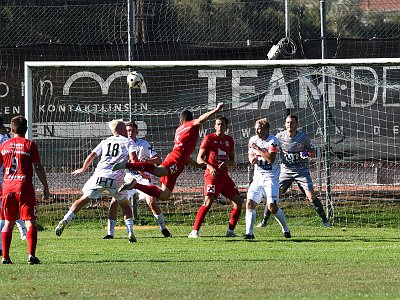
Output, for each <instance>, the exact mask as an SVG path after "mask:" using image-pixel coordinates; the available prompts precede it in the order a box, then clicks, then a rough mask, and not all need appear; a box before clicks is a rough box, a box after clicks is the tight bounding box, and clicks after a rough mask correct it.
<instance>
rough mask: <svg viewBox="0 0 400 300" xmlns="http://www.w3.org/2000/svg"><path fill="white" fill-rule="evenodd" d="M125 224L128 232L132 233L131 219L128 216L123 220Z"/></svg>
mask: <svg viewBox="0 0 400 300" xmlns="http://www.w3.org/2000/svg"><path fill="white" fill-rule="evenodd" d="M125 226H126V230H127V232H128V234H130V233H133V219H132V218H129V219H126V220H125Z"/></svg>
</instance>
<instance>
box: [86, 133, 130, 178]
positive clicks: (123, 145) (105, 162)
mask: <svg viewBox="0 0 400 300" xmlns="http://www.w3.org/2000/svg"><path fill="white" fill-rule="evenodd" d="M135 151H136V144H135V142H134V141H133V140H132V139H129V138H127V137H124V136H121V135H119V136H110V137H108V138H106V139H105V140H102V141H101V142H100V143H99V144H98V145H97V146H96V148H94V149H93V151H92V152H94V153H96V155H97V156H99V157H100V161H99V163H98V164H97V166H96V169H95V171H94V174H96V176H101V177H106V178H113V179H117V178H123V177H124V175H125V170H118V171H114V172H113V171H112V167H113V165H114V164H115V163H117V162H120V161H122V160H125V161H128V159H129V154H130V153H132V152H135Z"/></svg>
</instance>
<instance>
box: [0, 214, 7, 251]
mask: <svg viewBox="0 0 400 300" xmlns="http://www.w3.org/2000/svg"><path fill="white" fill-rule="evenodd" d="M5 222H6V221H5V220H0V249H3V248H2V246H1V245H2V239H1V231H2V230H3V227H4V223H5Z"/></svg>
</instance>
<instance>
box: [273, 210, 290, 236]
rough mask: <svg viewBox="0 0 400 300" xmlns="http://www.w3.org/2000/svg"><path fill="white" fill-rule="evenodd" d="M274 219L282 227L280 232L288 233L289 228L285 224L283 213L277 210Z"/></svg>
mask: <svg viewBox="0 0 400 300" xmlns="http://www.w3.org/2000/svg"><path fill="white" fill-rule="evenodd" d="M275 219H276V220H277V221H278V223H279V225H281V227H282V232H288V231H290V230H289V227H288V226H287V224H286V218H285V214H284V213H283V210H282V209H280V208H278V211H277V212H276V214H275Z"/></svg>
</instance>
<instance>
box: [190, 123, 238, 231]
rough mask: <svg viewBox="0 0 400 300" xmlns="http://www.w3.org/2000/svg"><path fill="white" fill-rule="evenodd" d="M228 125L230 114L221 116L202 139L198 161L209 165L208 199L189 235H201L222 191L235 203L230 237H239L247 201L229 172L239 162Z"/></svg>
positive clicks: (207, 173)
mask: <svg viewBox="0 0 400 300" xmlns="http://www.w3.org/2000/svg"><path fill="white" fill-rule="evenodd" d="M227 126H228V119H227V118H226V117H222V116H219V117H217V119H216V120H215V126H214V128H215V133H212V134H209V135H206V136H205V137H204V139H203V141H202V142H201V146H200V151H199V154H198V156H197V162H198V163H199V164H206V166H207V169H206V171H205V173H204V195H205V200H204V204H203V205H202V206H201V207H200V209H199V211H198V213H197V216H196V221H195V222H194V225H193V230H192V232H191V233H190V234H189V236H188V237H189V238H197V237H199V230H200V227H201V224H202V223H203V221H204V219H205V217H206V214H207V212H208V211H209V210H210V208H211V205H212V204H213V202H214V201H215V200H217V198H218V196H219V194H222V195H224V196H225V197H226V198H227V199H229V200H231V201H232V202H233V209H232V213H231V219H230V221H229V228H228V231H227V232H226V237H236V236H237V235H236V234H235V232H234V229H235V227H236V224H237V222H238V220H239V217H240V213H241V211H242V205H243V200H242V199H241V198H240V194H239V191H238V189H237V187H236V185H235V183H234V182H233V180H232V179H231V177H230V176H229V174H228V167H229V166H232V165H233V164H234V163H235V147H234V145H235V142H234V140H233V138H232V137H231V136H229V135H227V134H225V132H226V129H227Z"/></svg>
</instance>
